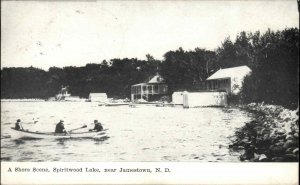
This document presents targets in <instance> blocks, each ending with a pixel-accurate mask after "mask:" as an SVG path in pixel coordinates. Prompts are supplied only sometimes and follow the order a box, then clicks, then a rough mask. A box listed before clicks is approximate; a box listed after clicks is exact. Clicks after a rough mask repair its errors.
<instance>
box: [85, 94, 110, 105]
mask: <svg viewBox="0 0 300 185" xmlns="http://www.w3.org/2000/svg"><path fill="white" fill-rule="evenodd" d="M89 101H91V102H103V103H105V102H107V95H106V93H90V95H89Z"/></svg>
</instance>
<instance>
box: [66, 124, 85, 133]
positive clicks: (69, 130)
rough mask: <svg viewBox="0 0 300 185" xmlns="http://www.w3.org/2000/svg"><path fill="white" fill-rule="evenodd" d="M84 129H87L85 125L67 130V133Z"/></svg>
mask: <svg viewBox="0 0 300 185" xmlns="http://www.w3.org/2000/svg"><path fill="white" fill-rule="evenodd" d="M86 127H87V125H83V126H82V127H79V128H75V129H72V130H69V132H73V131H74V130H79V129H82V128H86Z"/></svg>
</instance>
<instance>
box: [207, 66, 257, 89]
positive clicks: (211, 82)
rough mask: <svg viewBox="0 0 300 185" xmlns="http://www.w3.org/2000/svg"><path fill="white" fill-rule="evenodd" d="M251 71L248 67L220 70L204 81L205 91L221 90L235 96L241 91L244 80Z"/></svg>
mask: <svg viewBox="0 0 300 185" xmlns="http://www.w3.org/2000/svg"><path fill="white" fill-rule="evenodd" d="M251 72H252V70H251V69H250V68H249V67H248V66H239V67H232V68H226V69H220V70H218V71H217V72H215V73H214V74H212V75H211V76H210V77H208V78H207V79H206V81H205V82H204V83H205V88H206V90H219V91H220V90H221V91H222V90H223V91H226V92H227V93H229V94H230V93H232V94H237V93H239V92H240V91H241V88H242V85H243V82H244V78H245V77H246V76H247V75H250V74H251Z"/></svg>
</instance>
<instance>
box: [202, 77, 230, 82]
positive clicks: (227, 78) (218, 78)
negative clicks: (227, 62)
mask: <svg viewBox="0 0 300 185" xmlns="http://www.w3.org/2000/svg"><path fill="white" fill-rule="evenodd" d="M230 78H231V77H224V78H211V79H208V78H207V79H206V81H208V80H223V79H230Z"/></svg>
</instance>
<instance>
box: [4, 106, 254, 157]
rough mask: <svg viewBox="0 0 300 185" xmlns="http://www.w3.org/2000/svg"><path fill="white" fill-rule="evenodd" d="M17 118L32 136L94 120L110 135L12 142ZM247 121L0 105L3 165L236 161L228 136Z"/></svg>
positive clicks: (224, 114) (228, 111)
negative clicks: (22, 162) (15, 163)
mask: <svg viewBox="0 0 300 185" xmlns="http://www.w3.org/2000/svg"><path fill="white" fill-rule="evenodd" d="M17 119H21V120H22V122H23V127H24V128H25V129H29V130H32V131H54V128H55V125H56V123H57V122H58V121H59V120H60V119H63V120H64V121H65V127H66V128H67V129H73V128H77V127H80V126H82V125H85V124H86V125H88V128H87V129H89V128H92V127H93V124H92V122H93V120H94V119H98V120H99V121H100V122H102V124H103V126H104V128H108V129H109V130H108V131H107V133H106V134H105V135H104V136H103V137H102V138H100V139H59V140H58V139H39V140H34V139H17V138H11V137H10V133H11V131H12V130H11V129H10V127H13V126H14V123H15V121H16V120H17ZM250 119H251V116H250V115H249V113H247V112H245V111H242V110H240V109H236V108H191V109H183V108H182V107H154V106H146V105H144V106H138V107H136V108H129V107H128V106H118V107H106V106H98V105H97V103H91V102H1V149H2V150H1V160H2V161H27V162H28V161H33V162H36V161H50V162H51V161H63V162H66V161H72V162H79V161H85V162H91V161H97V162H101V161H109V162H122V161H130V162H134V161H137V162H142V161H157V162H166V161H185V162H189V161H199V162H201V161H202V162H238V161H239V159H238V156H239V153H236V152H233V151H231V150H229V149H228V145H229V144H230V140H229V138H228V137H229V136H232V135H233V134H234V131H235V129H236V128H238V127H241V126H242V125H244V123H245V122H247V121H249V120H250ZM83 130H84V129H83Z"/></svg>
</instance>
